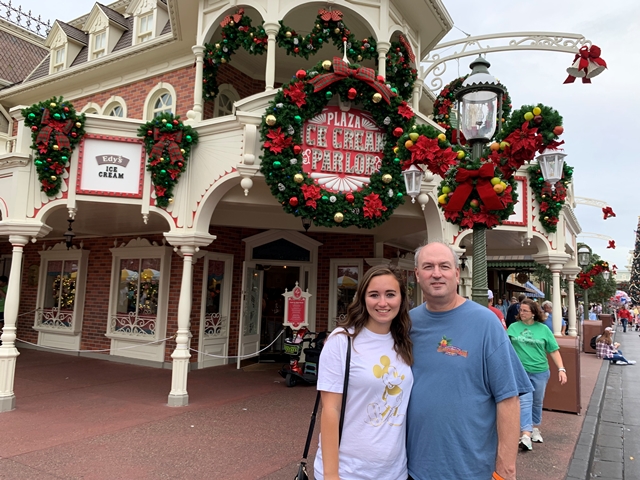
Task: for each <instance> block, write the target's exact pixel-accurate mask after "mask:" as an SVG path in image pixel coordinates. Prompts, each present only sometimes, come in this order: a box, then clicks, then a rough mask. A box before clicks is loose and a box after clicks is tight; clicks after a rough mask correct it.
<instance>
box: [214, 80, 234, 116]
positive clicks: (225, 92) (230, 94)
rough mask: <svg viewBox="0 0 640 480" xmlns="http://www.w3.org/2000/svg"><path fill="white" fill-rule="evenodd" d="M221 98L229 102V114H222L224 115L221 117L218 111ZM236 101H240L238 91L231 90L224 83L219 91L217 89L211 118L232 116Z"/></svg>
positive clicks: (230, 87)
mask: <svg viewBox="0 0 640 480" xmlns="http://www.w3.org/2000/svg"><path fill="white" fill-rule="evenodd" d="M223 97H226V98H228V99H229V101H230V102H231V112H230V113H224V115H222V113H221V111H220V109H221V106H220V101H221V100H222V98H223ZM238 100H240V95H239V94H238V91H237V90H236V89H235V88H233V86H232V85H230V84H228V83H225V84H222V85H220V87H219V89H218V95H216V98H215V100H214V107H213V116H214V117H222V116H226V115H233V113H234V112H233V103H235V102H237V101H238Z"/></svg>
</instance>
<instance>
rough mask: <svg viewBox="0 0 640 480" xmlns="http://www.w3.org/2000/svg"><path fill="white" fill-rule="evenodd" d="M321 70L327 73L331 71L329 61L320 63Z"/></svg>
mask: <svg viewBox="0 0 640 480" xmlns="http://www.w3.org/2000/svg"><path fill="white" fill-rule="evenodd" d="M322 68H324V69H325V70H327V71H329V70H331V60H325V61H324V62H322Z"/></svg>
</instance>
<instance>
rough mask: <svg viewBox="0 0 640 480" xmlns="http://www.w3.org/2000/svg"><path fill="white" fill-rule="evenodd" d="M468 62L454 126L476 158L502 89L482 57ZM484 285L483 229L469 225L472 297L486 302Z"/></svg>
mask: <svg viewBox="0 0 640 480" xmlns="http://www.w3.org/2000/svg"><path fill="white" fill-rule="evenodd" d="M470 66H471V75H469V76H468V77H467V79H466V80H465V81H464V82H463V83H462V86H461V87H460V88H459V89H458V90H457V91H456V92H455V98H456V100H457V102H458V130H459V131H460V132H461V133H462V134H463V135H464V137H465V138H466V140H467V142H468V143H469V144H470V145H471V158H472V160H474V161H476V160H479V159H480V158H481V157H482V150H483V147H484V145H485V144H487V143H488V142H489V141H491V138H492V137H493V135H494V133H495V131H496V123H497V122H496V120H497V118H498V112H500V111H501V110H502V97H503V96H504V93H505V89H504V87H502V85H500V84H499V83H498V81H497V80H496V79H495V77H493V76H492V75H491V74H490V73H489V67H490V66H491V64H490V63H489V62H488V61H487V60H486V59H484V58H482V57H478V58H477V59H475V60H474V61H473V62H472V63H471V65H470ZM498 125H499V124H498ZM460 138H461V135H458V139H460ZM458 141H460V140H458ZM488 288H489V287H488V279H487V236H486V229H485V228H484V227H482V226H476V227H474V228H473V283H472V287H471V297H472V299H473V301H474V302H476V303H479V304H481V305H484V306H486V305H487V300H488V299H487V289H488Z"/></svg>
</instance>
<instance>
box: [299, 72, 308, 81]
mask: <svg viewBox="0 0 640 480" xmlns="http://www.w3.org/2000/svg"><path fill="white" fill-rule="evenodd" d="M306 76H307V72H306V71H304V70H298V71H297V72H296V78H298V79H299V80H304V77H306Z"/></svg>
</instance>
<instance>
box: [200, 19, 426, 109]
mask: <svg viewBox="0 0 640 480" xmlns="http://www.w3.org/2000/svg"><path fill="white" fill-rule="evenodd" d="M342 16H343V14H342V12H341V11H340V10H331V9H330V10H325V9H320V10H319V12H318V16H317V17H316V20H315V24H314V26H313V28H312V29H311V32H310V33H309V34H307V35H304V36H303V35H300V34H298V33H297V32H296V31H295V30H293V29H291V28H289V27H288V26H286V25H284V23H282V21H280V22H279V23H280V30H279V31H278V33H277V35H276V43H277V45H278V46H279V47H280V48H283V49H284V50H285V51H286V53H287V55H293V56H295V57H302V58H305V59H308V58H309V57H310V56H311V55H315V54H316V53H318V51H319V50H320V49H321V48H322V47H323V46H324V45H325V44H327V43H329V42H332V43H333V44H334V45H335V46H336V47H338V49H340V51H342V52H343V53H344V54H345V55H346V56H347V58H349V59H350V60H352V61H354V62H361V61H363V60H369V59H373V60H375V59H377V58H378V51H377V44H376V40H375V39H374V38H373V37H369V38H364V39H362V40H359V39H357V38H355V36H354V34H353V33H352V32H351V31H350V30H349V28H348V27H347V26H346V25H345V23H344V22H343V21H342ZM220 26H221V27H222V38H221V39H220V41H218V42H216V43H214V44H205V55H204V71H203V92H204V98H205V100H212V99H214V98H215V97H216V95H218V83H217V75H218V69H219V67H220V65H222V64H225V63H229V62H230V61H231V57H232V56H233V54H234V53H235V52H236V51H237V50H238V49H240V48H244V49H245V50H246V51H247V52H249V53H250V54H252V55H262V54H263V53H265V52H266V51H267V43H268V36H267V33H266V32H265V30H264V27H263V25H262V24H261V25H260V26H257V27H254V26H252V20H251V18H250V17H249V16H247V15H245V13H244V9H242V8H239V9H238V10H237V11H236V13H235V14H233V15H227V16H226V17H225V18H224V19H223V20H222V22H220ZM411 64H413V65H415V55H414V53H413V50H412V49H411V45H410V44H409V42H408V41H407V40H406V38H405V37H404V36H403V35H399V41H394V42H392V43H391V48H390V50H389V53H388V54H387V66H386V68H387V82H389V83H390V84H392V85H393V86H395V87H396V88H397V89H398V95H400V96H401V97H402V98H404V99H408V98H409V97H410V96H411V94H412V93H413V84H414V83H415V80H416V78H417V76H418V72H417V70H416V69H415V68H414V67H412V65H411Z"/></svg>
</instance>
